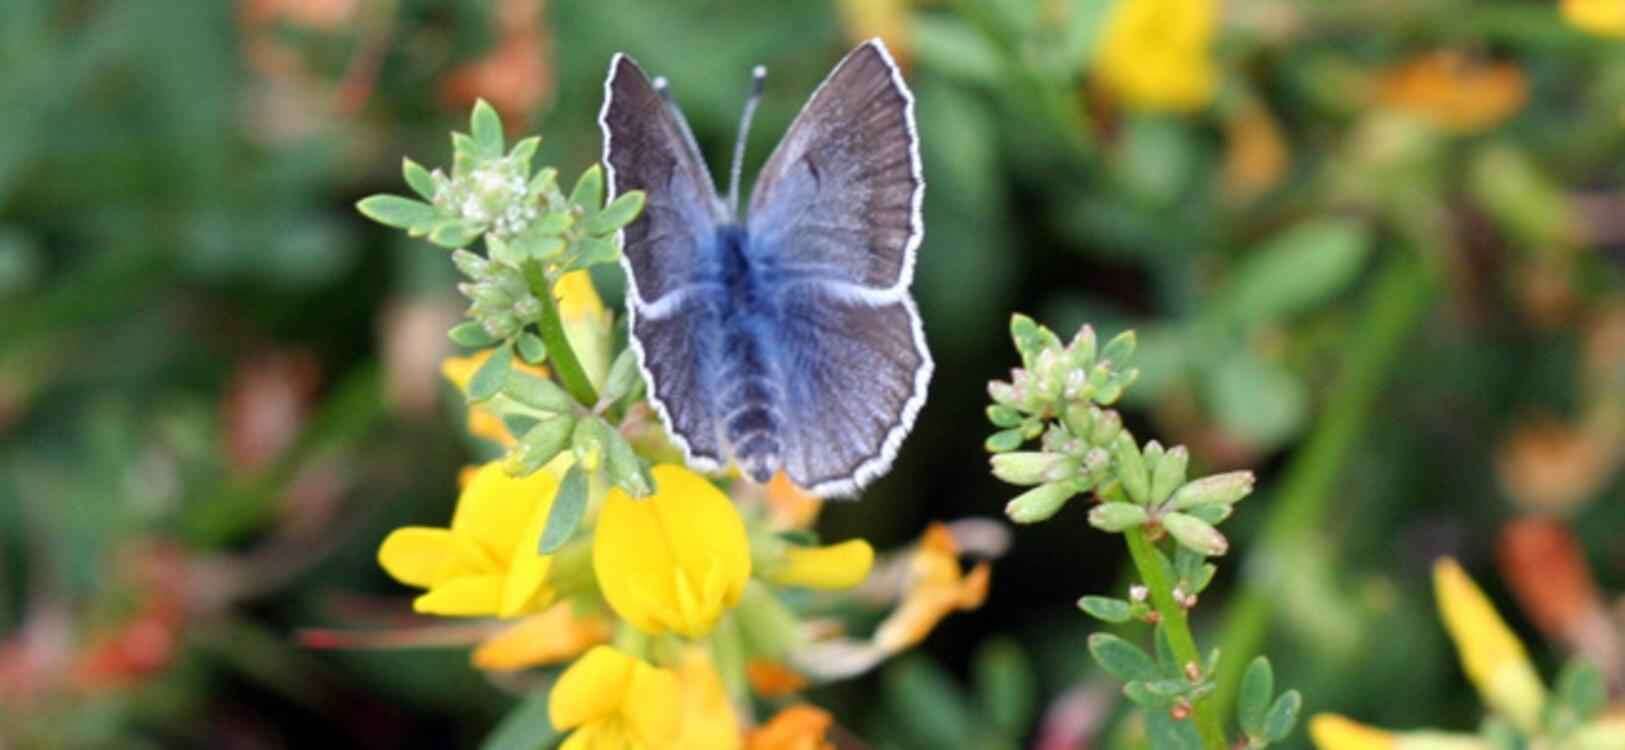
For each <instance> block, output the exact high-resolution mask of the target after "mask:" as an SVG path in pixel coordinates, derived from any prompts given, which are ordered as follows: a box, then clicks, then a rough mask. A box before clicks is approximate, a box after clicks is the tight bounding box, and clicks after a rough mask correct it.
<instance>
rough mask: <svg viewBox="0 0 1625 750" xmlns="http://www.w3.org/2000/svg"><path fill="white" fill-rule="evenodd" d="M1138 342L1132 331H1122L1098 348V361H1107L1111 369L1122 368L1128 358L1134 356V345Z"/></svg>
mask: <svg viewBox="0 0 1625 750" xmlns="http://www.w3.org/2000/svg"><path fill="white" fill-rule="evenodd" d="M1137 343H1138V341H1137V339H1136V338H1135V336H1134V332H1133V331H1124V332H1122V333H1119V334H1117V335H1116V336H1113V337H1112V340H1111V341H1107V342H1106V345H1105V346H1104V347H1101V349H1100V357H1099V358H1098V360H1099V361H1100V362H1104V363H1107V364H1109V365H1110V366H1111V368H1112V369H1113V370H1123V369H1124V365H1127V364H1128V361H1129V359H1130V358H1132V357H1133V356H1134V347H1135V345H1136V344H1137Z"/></svg>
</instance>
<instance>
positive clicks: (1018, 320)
mask: <svg viewBox="0 0 1625 750" xmlns="http://www.w3.org/2000/svg"><path fill="white" fill-rule="evenodd" d="M1010 338H1012V339H1014V340H1015V342H1016V351H1018V352H1020V353H1021V366H1022V367H1032V366H1033V362H1034V361H1036V360H1037V359H1038V354H1039V352H1042V351H1044V350H1045V349H1051V348H1053V349H1060V348H1061V339H1060V337H1058V336H1056V335H1055V333H1054V332H1053V331H1051V330H1050V329H1048V328H1045V327H1044V326H1041V325H1039V324H1038V322H1037V321H1035V320H1033V319H1032V318H1029V317H1027V316H1025V315H1021V314H1019V313H1018V314H1016V315H1012V316H1010Z"/></svg>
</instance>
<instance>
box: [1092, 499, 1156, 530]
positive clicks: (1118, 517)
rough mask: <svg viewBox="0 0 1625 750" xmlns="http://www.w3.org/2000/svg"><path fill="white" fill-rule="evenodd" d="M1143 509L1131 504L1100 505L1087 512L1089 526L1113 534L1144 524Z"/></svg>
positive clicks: (1144, 515)
mask: <svg viewBox="0 0 1625 750" xmlns="http://www.w3.org/2000/svg"><path fill="white" fill-rule="evenodd" d="M1147 519H1148V517H1147V516H1146V513H1145V508H1142V507H1140V506H1138V505H1135V504H1133V503H1101V504H1100V505H1096V506H1095V507H1094V508H1093V509H1091V510H1090V511H1089V525H1090V526H1093V527H1095V528H1097V529H1100V530H1101V531H1110V532H1113V533H1116V532H1119V531H1124V530H1127V529H1131V528H1134V527H1135V526H1139V525H1141V524H1144V523H1145V522H1146V520H1147Z"/></svg>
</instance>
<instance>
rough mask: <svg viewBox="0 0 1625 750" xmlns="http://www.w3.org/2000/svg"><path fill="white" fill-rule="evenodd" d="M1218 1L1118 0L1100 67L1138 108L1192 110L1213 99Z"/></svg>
mask: <svg viewBox="0 0 1625 750" xmlns="http://www.w3.org/2000/svg"><path fill="white" fill-rule="evenodd" d="M1217 21H1218V3H1217V2H1215V0H1119V2H1118V3H1117V4H1116V5H1115V7H1113V8H1112V11H1111V16H1110V18H1108V19H1107V21H1106V25H1105V32H1104V33H1105V43H1104V44H1103V45H1102V47H1101V50H1100V57H1099V59H1098V60H1096V62H1095V69H1096V72H1097V74H1098V75H1099V76H1100V80H1101V82H1102V83H1104V84H1105V85H1106V87H1107V88H1109V89H1111V90H1112V91H1114V92H1116V93H1117V95H1118V96H1121V97H1122V98H1123V100H1124V102H1125V103H1127V104H1128V106H1130V107H1133V108H1136V109H1147V110H1157V111H1175V112H1188V111H1192V110H1196V109H1200V108H1202V107H1204V106H1206V105H1207V103H1208V102H1209V101H1211V100H1212V99H1213V91H1214V88H1215V86H1216V82H1217V79H1218V71H1217V68H1216V66H1215V65H1214V62H1213V55H1212V49H1211V47H1212V45H1213V36H1214V31H1215V27H1216V25H1217Z"/></svg>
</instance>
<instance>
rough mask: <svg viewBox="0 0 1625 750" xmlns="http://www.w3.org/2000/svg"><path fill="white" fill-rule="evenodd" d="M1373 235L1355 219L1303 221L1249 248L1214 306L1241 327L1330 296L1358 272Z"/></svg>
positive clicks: (1271, 319)
mask: <svg viewBox="0 0 1625 750" xmlns="http://www.w3.org/2000/svg"><path fill="white" fill-rule="evenodd" d="M1370 249H1371V235H1370V232H1369V231H1368V230H1367V229H1366V227H1365V225H1363V224H1361V223H1360V222H1358V221H1355V220H1352V219H1322V220H1317V221H1310V222H1305V223H1303V224H1299V225H1297V226H1295V227H1293V228H1291V229H1289V230H1287V231H1285V232H1283V233H1281V234H1278V235H1276V236H1275V237H1274V238H1272V239H1271V240H1270V241H1269V242H1267V243H1266V244H1265V245H1264V246H1263V247H1260V248H1257V249H1255V250H1254V251H1253V252H1251V253H1249V254H1248V255H1247V256H1246V257H1245V259H1244V260H1243V261H1242V262H1241V263H1240V264H1239V265H1238V266H1237V267H1236V270H1235V273H1234V274H1233V275H1232V277H1231V281H1230V283H1229V284H1228V285H1226V286H1225V287H1224V289H1223V290H1221V291H1220V292H1219V295H1218V299H1217V300H1216V301H1215V306H1214V309H1215V310H1216V311H1217V314H1218V315H1220V316H1223V318H1224V319H1226V320H1229V321H1232V322H1234V323H1236V324H1239V325H1242V326H1253V325H1257V324H1259V323H1265V322H1269V321H1274V320H1278V319H1280V318H1283V317H1286V316H1288V315H1291V314H1294V313H1297V312H1301V311H1303V310H1307V309H1309V308H1311V307H1314V306H1315V305H1317V304H1321V303H1323V302H1325V301H1326V300H1327V299H1329V298H1330V297H1331V296H1332V295H1333V294H1335V293H1337V292H1339V291H1341V290H1342V289H1343V288H1344V287H1347V286H1348V285H1349V283H1350V282H1352V281H1354V279H1355V278H1356V277H1358V276H1359V273H1360V269H1361V268H1362V267H1363V266H1364V265H1365V260H1366V256H1367V255H1369V254H1370Z"/></svg>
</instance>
